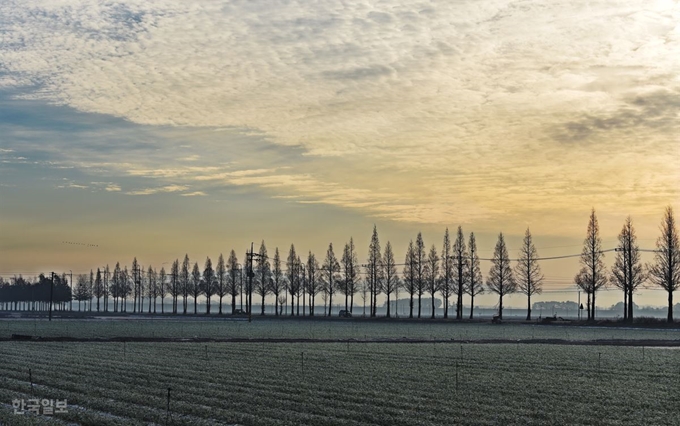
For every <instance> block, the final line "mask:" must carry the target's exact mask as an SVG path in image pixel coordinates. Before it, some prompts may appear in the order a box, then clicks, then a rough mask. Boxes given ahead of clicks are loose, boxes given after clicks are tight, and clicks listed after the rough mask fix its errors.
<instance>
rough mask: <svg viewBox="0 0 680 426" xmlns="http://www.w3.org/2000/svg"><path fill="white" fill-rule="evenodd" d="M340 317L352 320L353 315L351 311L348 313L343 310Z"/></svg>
mask: <svg viewBox="0 0 680 426" xmlns="http://www.w3.org/2000/svg"><path fill="white" fill-rule="evenodd" d="M338 315H339V316H340V317H341V318H352V313H351V312H350V311H346V310H344V309H342V310H341V311H340V313H339V314H338Z"/></svg>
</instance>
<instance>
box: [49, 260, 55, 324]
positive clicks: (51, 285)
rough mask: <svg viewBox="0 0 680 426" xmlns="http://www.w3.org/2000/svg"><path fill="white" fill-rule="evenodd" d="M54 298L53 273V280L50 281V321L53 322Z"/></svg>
mask: <svg viewBox="0 0 680 426" xmlns="http://www.w3.org/2000/svg"><path fill="white" fill-rule="evenodd" d="M53 297H54V272H52V280H51V281H50V314H49V321H52V298H53Z"/></svg>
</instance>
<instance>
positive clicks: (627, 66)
mask: <svg viewBox="0 0 680 426" xmlns="http://www.w3.org/2000/svg"><path fill="white" fill-rule="evenodd" d="M679 21H680V7H678V4H677V3H676V2H669V1H659V2H647V1H643V0H616V1H609V0H597V1H591V2H588V3H587V4H585V3H582V2H578V1H575V2H558V1H553V0H540V1H535V2H529V3H526V2H515V1H496V0H492V1H472V0H470V1H467V0H466V1H459V2H450V1H444V0H435V1H431V2H427V3H423V4H421V3H413V2H410V1H407V0H386V1H381V2H377V3H376V2H360V1H349V2H342V3H338V2H335V1H332V0H321V1H317V2H308V1H304V0H291V1H283V0H272V1H270V2H267V4H266V7H264V6H262V5H260V4H255V3H252V2H240V1H236V2H228V1H219V0H215V1H210V2H201V3H200V4H193V3H191V4H190V3H188V2H185V1H180V0H160V1H157V2H142V1H136V0H120V1H116V2H108V1H106V2H105V1H85V0H64V1H61V2H47V3H46V2H39V1H35V0H31V1H19V0H7V1H5V2H1V3H0V24H2V25H3V26H4V27H6V28H9V29H10V30H9V31H7V32H6V33H5V37H4V38H3V39H2V41H1V42H0V62H1V63H2V64H3V66H4V68H3V76H2V77H0V87H18V86H20V85H23V84H27V83H30V84H31V86H33V87H39V89H38V90H35V91H34V92H32V93H31V94H30V95H28V96H23V98H32V99H39V100H46V101H48V102H51V103H54V104H58V105H68V106H70V107H73V108H76V109H78V110H80V111H86V112H94V113H98V114H104V115H107V116H115V117H122V118H124V119H125V120H129V121H130V122H133V123H138V124H143V125H152V126H144V129H148V128H153V129H161V130H159V132H165V134H164V138H160V140H163V142H158V141H156V140H152V139H153V138H149V139H148V140H140V141H138V143H137V145H133V146H129V147H128V148H134V150H130V152H134V153H136V154H139V153H144V155H147V156H148V158H140V156H138V155H132V154H130V155H127V154H129V153H128V152H124V153H125V155H121V156H119V158H124V159H125V160H124V161H122V162H120V163H119V162H117V161H115V160H112V159H111V157H109V158H108V159H106V158H103V157H104V156H103V155H100V156H98V157H97V156H96V155H92V152H93V151H97V150H99V152H103V151H104V150H112V149H115V148H110V147H109V146H108V145H107V146H103V145H102V146H96V148H93V147H89V149H90V150H89V151H88V149H87V148H88V147H81V148H80V150H77V151H76V150H72V151H70V153H71V154H70V156H71V158H70V159H69V160H68V161H63V162H62V167H68V166H74V165H77V167H78V168H79V169H80V170H87V172H88V173H92V174H102V175H107V174H112V173H114V172H115V173H116V174H117V176H115V177H110V179H111V180H117V178H118V177H121V176H123V177H134V178H136V179H138V181H137V183H135V185H131V186H127V185H123V187H124V188H126V189H127V188H130V187H131V188H141V189H132V190H129V191H121V192H126V193H128V194H136V195H145V194H146V195H148V194H156V193H161V192H165V193H169V192H175V193H178V194H179V193H182V192H184V191H186V190H188V188H191V191H192V193H198V192H202V193H205V194H212V193H214V186H215V185H224V186H240V187H245V186H249V187H253V188H257V189H258V190H261V191H264V192H266V193H268V194H270V195H271V196H273V197H280V198H282V199H288V200H296V201H298V202H304V203H326V204H330V205H334V206H342V207H347V208H352V209H357V210H360V211H363V212H366V213H368V214H372V215H378V216H382V217H388V218H391V219H394V220H412V221H425V222H433V223H434V222H436V223H439V222H452V221H453V222H457V221H466V220H472V219H474V218H480V217H487V218H490V220H492V219H493V218H499V217H513V215H518V214H520V213H523V214H528V215H531V214H533V213H532V212H533V211H535V210H536V209H537V208H538V207H537V206H539V205H543V206H544V205H548V204H549V205H550V206H551V207H550V208H551V209H553V211H554V212H555V213H556V214H561V212H564V211H569V210H571V209H574V208H575V207H574V206H575V205H577V204H579V203H583V202H586V203H591V202H592V203H593V204H605V205H607V204H609V203H611V204H612V205H613V204H614V203H616V202H618V201H619V200H620V197H619V196H617V195H616V194H615V192H613V191H612V190H614V189H617V188H623V189H624V190H625V189H627V190H632V189H633V188H636V187H638V188H639V187H640V183H641V182H647V181H648V177H647V175H648V170H654V171H655V175H654V177H653V178H652V180H653V182H650V185H649V186H648V187H647V188H648V189H647V190H646V191H648V193H647V194H646V196H648V197H650V199H653V200H655V201H654V202H651V201H650V202H649V204H650V205H651V204H659V203H661V204H663V203H664V200H666V199H667V198H668V196H669V194H671V196H677V194H678V192H677V189H675V188H676V187H677V178H678V172H677V168H676V167H674V165H673V164H670V162H668V161H665V162H664V158H667V156H668V155H669V154H677V130H678V129H677V114H678V111H679V108H678V104H677V97H678V93H680V80H678V78H677V75H678V69H680V63H679V62H678V58H680V27H678V25H677V22H679ZM45 34H49V35H50V36H49V37H45V36H44V35H45ZM216 76H217V77H216ZM187 128H193V129H201V128H205V130H204V133H203V134H200V135H198V136H196V137H194V138H192V139H191V140H190V141H187V140H182V141H179V140H175V136H176V135H174V134H171V133H173V130H168V129H175V130H176V131H177V132H179V133H181V132H182V131H185V130H186V129H187ZM225 129H226V130H225ZM197 131H198V130H197ZM223 132H225V133H226V132H231V133H230V134H229V136H228V137H224V138H221V137H222V136H223V135H222V133H223ZM208 133H210V134H208ZM234 134H237V136H235V135H234ZM238 137H242V138H243V139H244V140H245V139H247V138H253V139H257V140H259V141H264V143H263V144H261V145H259V146H258V148H245V149H244V145H246V143H245V142H243V141H239V143H236V142H234V140H235V139H237V138H238ZM121 139H122V138H121ZM92 140H96V139H95V138H93V139H92ZM564 142H571V143H564ZM574 142H576V143H574ZM267 144H269V146H265V145H267ZM93 145H94V143H93ZM131 145H132V144H131ZM236 145H238V148H236ZM272 146H275V147H279V148H280V147H282V146H283V147H286V148H289V151H287V153H288V155H289V157H286V158H285V159H278V158H277V155H278V154H280V153H281V151H277V152H275V153H269V152H267V150H268V149H272V150H273V149H274V148H271V147H272ZM3 149H4V150H5V151H2V152H3V153H4V152H11V150H14V149H17V147H16V146H14V145H12V146H7V147H6V148H3ZM7 149H9V150H10V151H7ZM44 149H47V148H44ZM121 149H122V148H121ZM258 149H260V151H259V152H258V151H257V150H258ZM54 151H58V150H56V149H54V150H53V152H51V153H50V154H51V155H54V156H57V155H59V154H58V153H55V152H54ZM12 153H13V152H12ZM17 155H19V154H17ZM22 155H23V153H22ZM241 156H243V157H248V160H247V161H245V160H243V158H241ZM258 156H259V159H258ZM93 157H94V158H93ZM310 158H313V160H314V161H311V160H310ZM199 160H200V161H199ZM0 161H12V160H11V159H9V158H5V156H3V158H2V159H1V160H0ZM15 161H17V160H15ZM284 164H285V165H286V166H292V168H291V169H290V170H284V169H282V168H281V166H282V165H284ZM575 164H578V165H579V166H578V168H579V170H574V167H573V165H575ZM201 166H203V167H201ZM55 167H56V166H55ZM622 168H625V169H626V173H625V174H622V173H620V172H619V170H621V169H622ZM107 179H109V178H107ZM536 182H540V183H541V185H540V186H539V185H537V184H536ZM173 185H174V187H175V188H176V187H183V188H184V187H186V189H181V190H174V191H168V190H164V189H162V188H168V187H173ZM603 189H606V191H605V190H603ZM185 195H186V194H185ZM638 204H639V203H638ZM638 204H635V203H633V202H631V205H630V207H631V208H633V209H634V208H643V207H641V206H639V205H638Z"/></svg>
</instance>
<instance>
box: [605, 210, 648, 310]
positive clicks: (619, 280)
mask: <svg viewBox="0 0 680 426" xmlns="http://www.w3.org/2000/svg"><path fill="white" fill-rule="evenodd" d="M646 279H647V273H646V271H645V270H644V268H643V266H642V264H641V263H640V248H639V247H638V244H637V236H636V235H635V228H633V220H632V219H631V218H630V216H628V217H627V218H626V222H625V223H624V224H623V229H621V233H620V234H619V245H618V247H617V248H616V258H615V260H614V266H612V275H611V277H610V282H611V283H612V284H613V285H614V286H616V287H618V288H620V289H621V290H623V319H624V320H625V321H633V293H635V291H636V290H637V289H638V287H640V286H641V285H642V284H643V283H644V282H645V280H646Z"/></svg>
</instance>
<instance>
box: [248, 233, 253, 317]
mask: <svg viewBox="0 0 680 426" xmlns="http://www.w3.org/2000/svg"><path fill="white" fill-rule="evenodd" d="M254 276H255V273H254V272H253V243H252V242H251V243H250V254H249V255H248V307H247V309H248V322H250V321H252V319H253V277H254Z"/></svg>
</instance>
